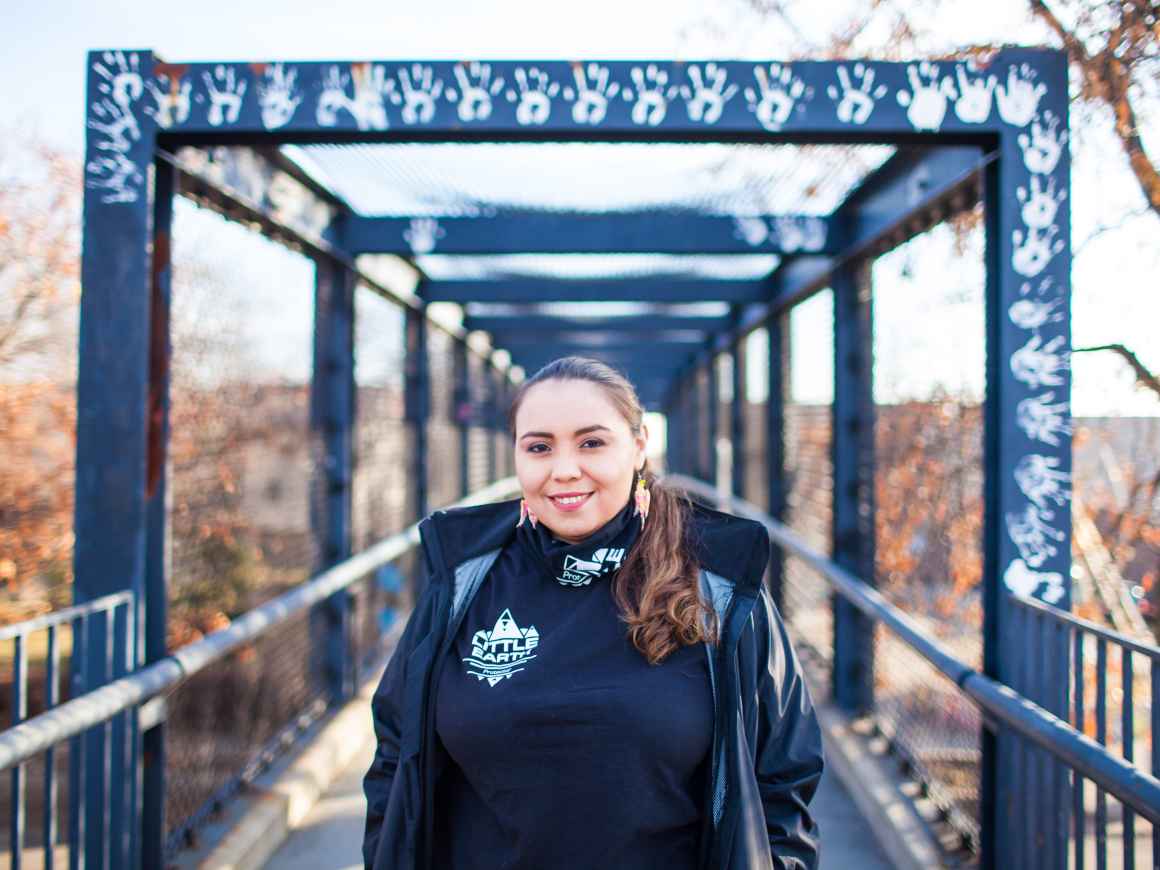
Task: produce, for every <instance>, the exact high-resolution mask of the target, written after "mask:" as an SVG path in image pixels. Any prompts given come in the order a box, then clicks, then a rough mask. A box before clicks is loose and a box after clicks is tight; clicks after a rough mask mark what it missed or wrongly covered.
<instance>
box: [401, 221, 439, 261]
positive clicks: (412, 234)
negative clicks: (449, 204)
mask: <svg viewBox="0 0 1160 870" xmlns="http://www.w3.org/2000/svg"><path fill="white" fill-rule="evenodd" d="M445 235H447V232H446V230H444V229H443V228H442V227H441V226H439V221H438V220H436V219H435V218H411V224H410V226H409V227H408V228H407V229H405V230H403V240H404V241H406V243H407V244H408V245H410V247H411V253H413V254H430V253H431V252H432V251H434V250H435V244H436V243H437V242H438V241H439V239H441V238H443V237H444V236H445Z"/></svg>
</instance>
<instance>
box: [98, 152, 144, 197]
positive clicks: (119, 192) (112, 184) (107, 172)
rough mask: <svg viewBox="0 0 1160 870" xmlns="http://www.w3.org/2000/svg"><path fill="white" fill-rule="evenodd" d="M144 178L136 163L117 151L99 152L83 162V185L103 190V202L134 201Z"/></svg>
mask: <svg viewBox="0 0 1160 870" xmlns="http://www.w3.org/2000/svg"><path fill="white" fill-rule="evenodd" d="M144 180H145V177H144V175H143V174H142V172H141V170H140V169H139V168H138V167H137V164H136V163H134V162H133V161H132V160H130V159H129V158H128V157H126V156H125V155H124V154H122V153H121V152H119V151H107V152H105V153H102V154H99V155H97V156H96V157H94V158H93V159H92V160H90V161H89V162H88V163H87V164H85V187H91V188H93V189H94V190H102V191H105V192H104V193H103V194H102V195H101V202H103V203H124V202H136V201H137V190H138V188H140V186H141V184H142V183H143V182H144Z"/></svg>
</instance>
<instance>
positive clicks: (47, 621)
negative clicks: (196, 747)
mask: <svg viewBox="0 0 1160 870" xmlns="http://www.w3.org/2000/svg"><path fill="white" fill-rule="evenodd" d="M514 487H515V482H514V479H511V478H509V479H506V480H502V481H499V482H498V483H496V484H493V485H491V486H489V487H486V488H484V489H482V490H480V491H478V492H476V493H474V494H473V495H472V496H470V497H468V498H466V499H463V500H462V501H459V502H456V504H457V505H466V504H476V503H481V502H487V501H491V500H494V499H497V498H502V497H505V496H508V495H510V494H512V493H513V492H514V491H515V489H514ZM418 543H419V531H418V525H417V524H416V525H412V526H410V527H409V528H407V529H406V530H404V531H402V532H400V533H398V534H395V535H392V536H390V537H388V538H386V539H384V540H382V541H380V542H379V543H376V544H374V545H372V546H371V547H369V548H367V549H366V550H364V551H362V552H361V553H359V554H357V555H355V556H353V557H351V558H350V559H347V560H345V561H343V562H341V563H339V564H337V565H335V566H334V567H333V568H330V569H328V570H326V571H323V572H321V573H320V574H318V575H317V576H315V577H313V578H312V579H310V580H309V581H307V582H305V583H303V584H302V585H300V586H298V587H295V588H294V589H292V590H290V591H289V592H286V593H284V594H282V595H280V596H278V597H276V598H273V599H271V600H270V601H268V602H266V603H265V604H262V605H261V606H259V607H256V608H254V609H253V610H250V611H248V612H247V613H245V614H243V615H242V616H239V617H237V618H236V619H234V620H233V621H232V622H231V623H230V624H229V625H227V626H225V627H223V628H221V629H219V630H217V631H214V632H212V633H211V634H208V635H206V636H205V637H203V638H201V639H200V640H197V641H194V642H193V643H190V644H188V645H186V646H184V647H182V648H180V649H178V650H175V651H174V652H172V653H170V654H169V655H168V656H166V657H165V658H163V659H161V660H159V661H157V662H155V663H153V664H151V665H148V666H147V667H144V668H141V669H139V670H138V671H136V672H135V673H132V674H127V675H124V676H121V674H123V673H124V670H120V671H114V675H116V676H118V677H119V678H117V679H113V680H112V681H110V682H108V683H106V684H104V685H102V686H100V687H99V688H97V689H94V690H92V691H88V692H84V693H81V692H80V691H76V692H74V695H73V697H71V698H70V699H69V700H68V701H65V702H64V703H62V704H59V705H57V706H53V707H51V708H50V709H46V710H45V711H44V712H42V713H40V714H39V715H36V716H33V717H31V718H29V719H27V720H26V721H19V720H16V721H14V722H13V724H12V726H11V727H10V728H8V729H7V730H6V731H4V732H2V733H0V771H2V770H10V771H11V777H12V790H11V807H12V810H11V817H10V826H11V831H10V833H11V840H10V842H11V844H12V848H11V850H10V855H11V858H10V865H11V867H13V868H19V867H21V866H22V860H23V858H24V855H25V852H26V850H25V849H24V848H23V847H22V845H21V844H23V840H24V838H23V836H22V835H21V834H22V828H21V827H20V825H21V820H22V819H23V818H24V817H25V811H26V807H27V798H28V794H27V789H26V788H25V778H24V768H25V765H26V764H28V763H29V762H30V761H31V760H33V759H34V758H36V757H38V756H45V757H46V758H47V759H49V760H50V761H51V753H53V752H55V751H58V749H59V747H60V746H61V744H64V743H66V741H71V743H70V745H72V746H76V747H81V750H80V751H83V748H86V747H87V746H88V745H92V744H91V743H89V742H88V741H85V740H84V735H85V734H86V733H90V732H95V733H97V734H99V735H101V740H102V741H103V745H104V753H103V761H104V763H106V764H109V763H110V762H111V758H112V757H113V756H112V753H111V751H110V750H111V747H110V746H109V736H108V735H109V734H110V733H111V732H110V729H109V725H110V723H112V722H114V721H116V720H119V719H123V718H124V717H126V716H128V717H130V722H131V724H132V727H133V728H134V729H136V730H137V731H143V730H145V728H146V727H148V725H149V724H150V722H151V721H155V719H156V717H158V716H163V715H165V714H164V712H163V710H162V708H161V707H159V706H158V702H160V701H162V700H163V699H164V697H165V696H166V695H167V694H171V693H172V692H173V691H174V690H175V689H177V688H178V687H179V686H180V685H182V684H184V683H185V682H186V681H187V680H189V679H190V678H192V677H194V676H195V675H197V674H199V673H202V672H204V671H205V670H206V669H207V668H209V667H211V666H212V665H214V664H217V663H220V662H222V661H223V660H224V659H225V658H226V657H227V656H229V655H230V654H231V653H234V652H235V651H237V650H239V649H241V648H243V647H245V646H247V645H250V644H253V643H255V642H258V641H260V640H262V639H263V638H266V637H269V636H271V635H272V634H274V633H276V632H277V631H278V630H279V628H281V627H284V626H285V625H287V624H288V623H289V622H290V621H292V620H295V619H300V618H302V617H303V616H304V615H306V614H308V613H309V611H310V610H311V608H313V607H315V606H316V605H319V604H321V603H322V602H325V601H327V600H328V599H330V598H331V596H333V595H334V594H335V593H336V592H339V591H342V590H344V589H349V588H350V587H351V586H352V585H353V584H356V583H358V582H359V581H361V580H364V579H366V578H367V577H368V576H372V575H374V573H375V572H376V571H378V570H379V569H381V568H383V567H384V566H388V565H390V564H391V563H392V562H395V561H396V560H398V559H399V558H400V557H402V556H404V555H405V554H407V553H409V552H410V551H412V550H413V549H414V548H415V547H416V546H417V545H418ZM123 599H125V600H123ZM131 603H132V601H131V598H128V597H127V596H125V595H112V596H108V597H107V598H102V599H99V600H96V601H93V602H90V603H89V604H86V605H83V606H79V607H70V608H67V609H65V610H62V611H59V612H58V613H55V614H49V615H47V616H43V617H38V618H37V619H34V620H29V621H27V622H24V623H20V624H16V625H12V626H8V627H6V628H4V629H0V640H3V639H5V638H10V639H14V640H15V642H16V643H17V644H18V647H17V648H18V649H20V646H19V644H20V643H21V642H22V640H21V639H22V638H25V637H27V636H28V634H29V633H31V632H34V631H36V630H38V629H41V628H48V629H49V630H50V631H55V630H56V628H57V627H58V626H60V625H63V624H65V623H69V622H72V623H74V624H76V625H77V626H78V628H76V629H74V631H76V632H79V633H77V634H74V638H81V637H82V636H83V632H84V631H85V627H86V625H87V621H88V620H89V619H91V618H93V616H94V614H98V615H99V614H103V613H109V614H115V612H116V608H118V607H121V606H122V605H124V604H131ZM110 618H112V615H111V616H110ZM78 621H79V622H78ZM107 636H108V637H110V638H114V637H125V634H124V633H122V634H121V635H118V634H117V633H116V632H115V631H114V632H109V633H108V635H107ZM126 642H127V643H131V642H132V638H129V639H128V640H127V641H126ZM74 648H75V649H77V650H78V652H79V651H80V650H81V649H83V648H85V647H84V644H83V643H81V642H80V641H79V640H75V641H74ZM365 652H366V650H358V651H354V654H353V655H351V656H350V657H349V660H350V661H351V662H352V663H357V662H358V661H359V660H360V659H363V658H365V655H362V653H365ZM17 661H18V662H19V661H20V659H19V658H18V659H17ZM50 661H56V659H55V658H54V657H53V656H52V655H50ZM121 661H122V659H116V661H115V662H114V664H113V667H122V665H118V664H116V662H121ZM77 670H78V668H75V667H74V671H77ZM21 685H22V684H21V683H20V682H19V681H17V682H15V683H14V686H15V687H16V688H15V689H14V691H16V692H18V693H19V692H21V691H23V689H22V688H21ZM79 688H80V689H83V687H79ZM19 709H21V708H20V707H19V706H17V707H15V708H14V710H19ZM298 712H299V713H300V714H306V713H308V711H298ZM314 718H317V716H316V715H315V717H314ZM80 751H77V752H74V753H73V755H72V757H71V759H70V762H71V764H70V771H69V776H68V780H67V787H68V790H69V794H70V795H76V796H78V798H77V799H79V796H81V795H83V794H84V776H85V765H83V764H81V757H80ZM121 757H124V756H121ZM46 769H47V770H52V769H54V765H52V764H51V763H49V764H47V766H46ZM238 773H239V774H240V773H242V771H238ZM137 778H138V773H137V772H136V771H134V770H113V779H112V780H111V782H112V783H114V785H115V789H114V790H115V791H116V794H115V795H110V798H109V801H108V803H107V804H106V807H105V818H106V823H105V830H104V835H103V837H102V847H103V849H104V851H105V855H106V858H107V859H111V860H105V861H104V865H105V866H112V867H136V866H140V854H139V852H138V851H136V850H137V848H138V844H139V840H140V837H139V831H138V830H137V826H138V824H139V822H140V819H141V817H142V815H141V811H140V810H141V808H140V803H139V802H140V791H139V789H136V790H135V789H134V788H133V785H134V783H136V781H137ZM235 790H236V789H235ZM48 793H49V794H52V790H51V788H50V789H49V790H48ZM223 798H224V796H223ZM46 811H47V810H46ZM114 811H119V812H120V813H122V814H123V817H125V818H127V819H129V824H128V831H127V836H123V837H117V836H114V835H113V833H112V832H111V831H110V826H109V824H108V819H109V816H110V815H111V814H112V813H113V812H114ZM80 818H81V815H80V814H79V813H76V812H74V813H73V814H72V815H70V819H72V820H73V823H74V829H73V830H70V835H69V838H68V850H67V851H68V861H69V866H70V867H83V866H85V861H84V855H83V846H79V845H78V844H81V843H83V841H84V839H85V838H84V836H83V833H82V832H80V831H77V830H75V824H76V822H77V820H79V819H80ZM46 827H47V826H46ZM52 833H53V835H54V836H52V837H49V836H48V832H47V831H46V834H45V838H44V842H43V847H42V848H43V862H44V866H45V867H52V866H53V865H54V859H56V860H59V856H58V853H59V848H58V847H56V837H55V831H53V832H52ZM35 851H36V850H33V854H35Z"/></svg>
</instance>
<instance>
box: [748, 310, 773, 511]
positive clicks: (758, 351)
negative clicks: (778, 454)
mask: <svg viewBox="0 0 1160 870" xmlns="http://www.w3.org/2000/svg"><path fill="white" fill-rule="evenodd" d="M768 359H769V331H768V330H766V329H755V330H754V331H753V332H751V333H750V334H749V335H748V336H746V337H745V368H746V376H745V404H744V405H743V407H744V410H745V481H744V491H743V492H742V497H743V498H744V499H745V500H746V501H749V502H751V503H753V504H755V505H757V506H758V507H760V508H761V509H762V510H768V509H769V464H768V459H769V456H768V451H767V446H768V435H769V433H768V429H769V427H768V426H767V425H766V409H767V405H766V403H767V402H768V400H769V366H768V362H767V361H768Z"/></svg>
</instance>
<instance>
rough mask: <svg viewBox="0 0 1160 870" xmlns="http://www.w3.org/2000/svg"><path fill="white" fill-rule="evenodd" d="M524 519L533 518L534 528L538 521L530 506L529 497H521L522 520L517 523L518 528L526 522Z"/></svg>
mask: <svg viewBox="0 0 1160 870" xmlns="http://www.w3.org/2000/svg"><path fill="white" fill-rule="evenodd" d="M524 520H531V521H532V528H533V529H534V528H535V527H536V522H537V520H536V515H535V514H534V513H532V511H531V509H530V508H529V507H528V502H527V499H522V498H521V499H520V521H519V522H518V523H516V528H517V529H518V528H519V527H520V526H522V525H523V524H524Z"/></svg>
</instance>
